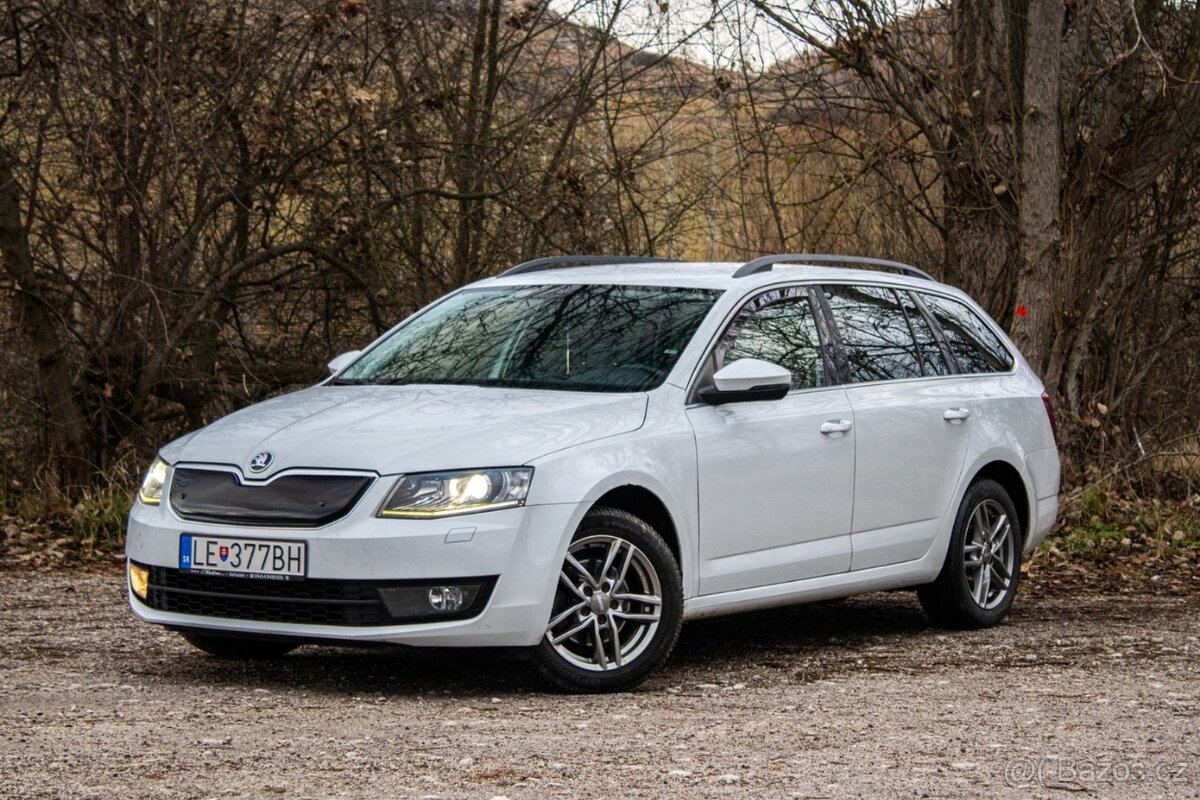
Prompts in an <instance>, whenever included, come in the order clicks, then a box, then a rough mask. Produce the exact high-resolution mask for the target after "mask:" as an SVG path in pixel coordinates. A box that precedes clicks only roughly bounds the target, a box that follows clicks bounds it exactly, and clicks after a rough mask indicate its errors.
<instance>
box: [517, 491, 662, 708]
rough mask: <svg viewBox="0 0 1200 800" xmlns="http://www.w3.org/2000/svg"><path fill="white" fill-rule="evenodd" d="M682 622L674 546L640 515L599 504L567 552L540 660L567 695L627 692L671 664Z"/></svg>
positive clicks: (537, 649)
mask: <svg viewBox="0 0 1200 800" xmlns="http://www.w3.org/2000/svg"><path fill="white" fill-rule="evenodd" d="M682 624H683V582H682V580H681V578H680V574H679V566H678V564H676V562H675V557H674V555H672V553H671V550H670V549H669V548H668V547H667V545H666V543H665V542H664V541H663V540H662V538H661V537H660V536H659V535H658V534H657V533H656V532H655V530H654V529H653V528H651V527H650V526H649V525H648V524H646V522H644V521H643V520H641V519H639V518H638V517H635V516H633V515H632V514H629V513H627V512H625V511H620V510H618V509H614V508H604V507H597V508H594V509H592V510H591V511H590V512H588V514H587V516H586V517H584V519H583V522H582V523H580V526H579V530H578V531H577V532H576V533H575V537H574V538H573V539H572V541H571V544H570V546H569V547H568V548H567V555H566V558H565V559H564V560H563V564H562V569H561V570H560V572H559V576H558V589H557V591H556V594H555V597H554V607H553V610H552V611H551V613H550V621H549V623H548V624H547V626H546V633H545V635H544V636H543V637H542V641H541V643H540V644H538V645H537V646H536V647H535V648H534V659H535V661H536V662H537V665H538V667H539V668H540V670H541V671H542V674H543V675H545V676H546V678H548V679H549V680H550V682H551V683H553V684H554V685H555V686H557V687H558V688H560V689H564V690H566V691H572V692H607V691H615V690H618V689H627V688H629V687H631V686H635V685H636V684H638V683H641V682H642V681H643V680H645V679H646V677H647V676H648V675H649V674H650V672H651V671H653V670H654V669H655V668H656V667H658V666H659V665H660V664H662V663H663V662H664V661H666V659H667V656H669V655H670V653H671V650H672V648H674V646H675V641H676V640H677V639H678V638H679V629H680V627H681V626H682Z"/></svg>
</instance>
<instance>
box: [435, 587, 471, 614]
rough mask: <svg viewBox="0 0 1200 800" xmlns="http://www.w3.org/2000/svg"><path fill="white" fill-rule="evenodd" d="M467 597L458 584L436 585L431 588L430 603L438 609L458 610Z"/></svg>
mask: <svg viewBox="0 0 1200 800" xmlns="http://www.w3.org/2000/svg"><path fill="white" fill-rule="evenodd" d="M465 599H466V596H465V595H464V594H463V590H462V588H461V587H458V586H434V587H433V588H431V589H430V590H429V605H431V606H433V608H434V609H435V610H437V611H458V610H459V609H460V608H462V607H463V601H464V600H465Z"/></svg>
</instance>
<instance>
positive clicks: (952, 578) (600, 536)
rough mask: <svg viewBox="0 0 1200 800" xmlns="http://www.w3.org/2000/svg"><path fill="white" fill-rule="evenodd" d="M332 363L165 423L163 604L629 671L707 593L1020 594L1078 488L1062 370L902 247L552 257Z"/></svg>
mask: <svg viewBox="0 0 1200 800" xmlns="http://www.w3.org/2000/svg"><path fill="white" fill-rule="evenodd" d="M821 265H824V266H821ZM829 265H834V266H829ZM862 266H866V267H874V268H877V269H871V270H863V269H860V268H855V267H862ZM552 267H570V268H566V269H552ZM885 270H886V271H885ZM329 368H330V371H331V373H332V375H331V377H330V378H328V379H327V380H325V381H324V382H323V383H320V384H318V385H317V386H313V387H311V388H308V389H304V390H302V391H298V392H294V393H292V394H288V395H284V396H282V397H277V398H275V399H273V400H268V401H266V402H263V403H259V404H257V405H254V406H251V407H249V408H246V409H243V410H241V411H238V412H237V413H234V414H230V415H229V416H227V417H225V418H223V419H220V420H218V421H216V422H214V423H213V424H211V425H209V426H207V427H205V428H203V429H201V430H198V431H196V432H194V433H191V434H189V435H187V436H184V437H183V438H181V439H178V440H176V441H174V442H172V443H171V444H169V445H167V446H166V447H164V448H162V450H161V453H160V454H159V457H158V459H157V460H156V461H155V462H154V464H153V466H151V468H150V470H149V472H148V473H147V475H146V477H145V481H144V483H143V484H142V487H141V490H140V492H139V495H138V501H137V503H136V504H135V506H134V508H133V510H132V511H131V513H130V515H129V535H128V539H127V544H126V552H127V554H128V558H129V562H128V571H129V601H130V604H131V605H132V607H133V611H134V613H135V614H136V615H137V616H138V617H140V618H142V619H144V620H146V621H149V622H154V623H158V624H160V625H165V626H168V627H170V628H173V629H176V630H178V631H179V632H180V633H181V634H182V635H183V636H184V638H186V639H187V640H188V641H189V642H191V643H192V644H193V645H195V646H196V647H198V648H200V649H201V650H204V651H206V652H208V653H211V654H214V655H218V656H224V657H233V658H238V657H241V658H253V657H276V656H281V655H283V654H284V653H286V652H288V651H290V650H292V649H293V648H295V647H296V646H297V645H299V644H301V643H310V642H343V643H344V642H392V643H399V644H406V645H427V646H464V647H481V646H501V647H508V648H511V647H520V648H527V651H528V653H529V654H530V655H531V656H532V658H533V660H534V661H535V662H536V663H537V664H538V666H539V667H540V669H541V671H542V672H543V673H544V674H545V675H546V676H547V677H548V678H549V679H550V680H551V681H552V682H553V683H554V684H555V685H557V686H558V687H561V688H565V689H568V690H575V691H603V690H612V689H618V688H625V687H629V686H631V685H634V684H636V683H638V682H639V681H641V680H643V679H644V678H645V677H646V676H647V675H648V674H649V673H650V672H651V671H652V670H653V669H654V668H656V667H657V666H659V665H660V664H662V663H663V661H664V660H665V659H666V658H667V656H668V654H669V653H670V652H671V649H672V647H673V646H674V644H675V641H676V639H677V637H678V636H679V631H680V627H681V625H682V623H683V621H684V620H686V619H694V618H699V617H706V616H713V615H718V614H728V613H731V612H736V611H744V610H748V609H761V608H766V607H770V606H778V605H785V604H792V603H801V602H805V601H811V600H820V599H825V598H832V597H842V596H846V595H851V594H855V593H858V592H869V591H876V590H882V589H900V588H906V587H907V588H913V589H916V591H917V594H918V596H919V598H920V601H921V604H922V606H923V607H924V609H925V611H926V612H927V614H928V615H929V617H930V618H931V619H932V620H933V621H934V622H935V623H937V624H939V625H945V626H950V627H984V626H989V625H994V624H996V623H998V622H999V621H1000V620H1002V619H1003V618H1004V616H1005V615H1006V614H1007V613H1008V610H1009V608H1010V607H1011V606H1012V603H1013V598H1014V597H1015V596H1016V593H1017V586H1018V584H1019V582H1020V576H1021V572H1020V567H1021V558H1022V555H1023V554H1027V553H1029V552H1030V551H1031V550H1032V549H1033V548H1034V547H1036V546H1037V544H1038V542H1039V541H1040V540H1041V539H1042V537H1043V536H1045V534H1046V532H1047V531H1048V530H1049V529H1050V527H1051V525H1052V523H1053V522H1054V517H1055V514H1056V512H1057V507H1058V499H1057V498H1058V483H1059V460H1058V451H1057V448H1056V446H1055V439H1054V431H1053V415H1052V410H1051V407H1050V404H1049V401H1048V399H1047V397H1046V395H1045V394H1044V393H1043V391H1042V385H1041V383H1040V381H1039V380H1038V378H1037V376H1036V375H1035V374H1034V373H1033V372H1032V371H1031V370H1030V368H1029V366H1028V365H1027V364H1026V363H1025V361H1024V360H1023V359H1022V358H1021V356H1020V354H1019V353H1018V352H1017V350H1016V348H1015V347H1014V346H1013V344H1012V342H1010V341H1009V340H1008V338H1007V337H1006V336H1005V335H1004V333H1003V332H1002V331H1001V330H1000V328H999V327H998V326H997V325H996V324H995V323H994V322H993V321H992V320H991V319H989V318H988V316H987V315H986V314H985V313H984V312H983V311H982V310H981V309H980V308H979V306H978V305H977V304H975V303H974V302H973V301H972V300H971V299H970V298H969V297H967V296H966V295H964V294H963V293H962V292H961V291H958V290H956V289H954V288H951V287H949V286H946V285H943V284H941V283H938V282H936V281H935V280H933V279H932V278H930V277H929V276H928V275H926V274H925V273H923V272H921V271H920V270H917V269H915V268H913V267H910V266H907V265H904V264H898V263H896V262H891V261H882V260H879V259H869V258H857V257H849V256H826V255H820V256H814V255H776V256H767V257H764V258H760V259H757V260H754V261H751V262H749V263H746V264H725V263H676V262H661V261H655V260H653V259H630V258H621V257H601V256H578V257H569V256H568V257H563V258H549V259H539V260H537V261H532V262H529V263H526V264H521V265H520V266H517V267H514V268H513V269H510V270H509V271H508V272H506V273H504V274H502V275H500V276H498V277H494V278H489V279H486V280H482V281H479V282H476V283H473V284H471V285H470V286H467V287H465V288H462V289H460V290H458V291H456V292H453V293H451V294H449V295H447V296H446V297H444V298H442V299H441V300H438V301H437V302H436V303H433V304H432V305H430V306H428V307H426V308H424V309H422V310H421V311H419V312H418V313H416V314H414V315H413V316H411V317H409V318H408V319H407V320H405V321H404V322H402V323H400V324H399V325H397V326H396V327H395V328H393V329H392V330H391V331H389V332H388V333H386V334H385V335H383V336H381V337H380V338H379V339H378V340H376V341H375V342H373V343H372V344H371V345H370V346H368V347H367V349H366V350H364V351H361V352H358V351H356V352H352V353H346V354H344V355H341V356H339V357H338V358H336V359H334V360H333V361H332V362H331V363H330V365H329Z"/></svg>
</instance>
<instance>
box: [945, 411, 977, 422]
mask: <svg viewBox="0 0 1200 800" xmlns="http://www.w3.org/2000/svg"><path fill="white" fill-rule="evenodd" d="M969 416H971V409H969V408H947V409H946V410H945V411H943V412H942V419H944V420H946V421H947V422H962V421H963V420H964V419H966V418H967V417H969Z"/></svg>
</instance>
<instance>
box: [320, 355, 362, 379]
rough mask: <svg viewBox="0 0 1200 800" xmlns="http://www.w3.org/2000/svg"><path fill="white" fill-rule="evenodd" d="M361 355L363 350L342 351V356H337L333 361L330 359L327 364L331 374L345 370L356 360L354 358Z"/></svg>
mask: <svg viewBox="0 0 1200 800" xmlns="http://www.w3.org/2000/svg"><path fill="white" fill-rule="evenodd" d="M361 355H362V350H350V351H348V352H345V353H342V354H341V355H340V356H338V357H336V358H335V359H333V361H330V362H329V363H328V364H326V365H325V366H327V367H329V374H330V375H337V374H338V373H339V372H341V371H342V370H344V369H345V368H346V367H348V366H350V364H351V363H352V362H353V361H354V359H356V358H358V357H359V356H361Z"/></svg>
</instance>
